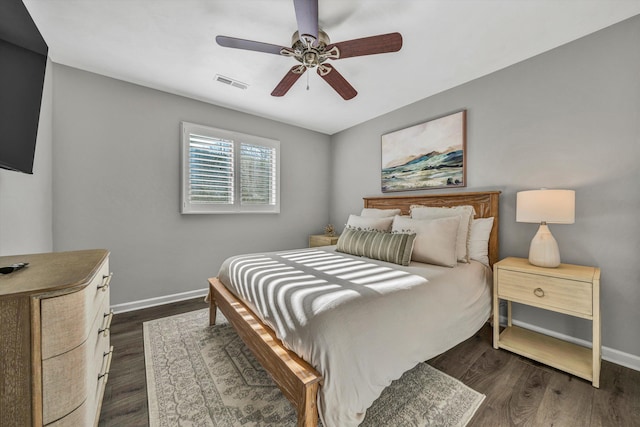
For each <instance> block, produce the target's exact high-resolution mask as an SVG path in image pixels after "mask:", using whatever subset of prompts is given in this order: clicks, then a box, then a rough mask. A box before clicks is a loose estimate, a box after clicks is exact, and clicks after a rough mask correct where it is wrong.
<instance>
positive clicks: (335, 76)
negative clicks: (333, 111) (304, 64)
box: [318, 64, 358, 101]
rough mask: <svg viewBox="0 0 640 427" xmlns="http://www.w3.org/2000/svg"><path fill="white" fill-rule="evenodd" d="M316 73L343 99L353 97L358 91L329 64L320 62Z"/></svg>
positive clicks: (346, 99)
mask: <svg viewBox="0 0 640 427" xmlns="http://www.w3.org/2000/svg"><path fill="white" fill-rule="evenodd" d="M318 74H319V75H320V77H322V78H323V79H324V81H325V82H327V83H329V85H330V86H331V87H332V88H334V89H335V91H336V92H338V94H339V95H340V96H341V97H342V98H344V100H345V101H348V100H350V99H351V98H353V97H355V96H356V95H357V94H358V92H357V91H356V90H355V89H354V88H353V86H351V85H350V84H349V82H348V81H347V80H346V79H345V78H344V77H342V74H340V73H339V72H338V70H336V69H335V68H333V67H332V66H331V65H329V64H321V65H320V66H319V67H318Z"/></svg>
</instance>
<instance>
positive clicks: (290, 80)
mask: <svg viewBox="0 0 640 427" xmlns="http://www.w3.org/2000/svg"><path fill="white" fill-rule="evenodd" d="M305 71H307V68H306V67H305V66H304V65H296V66H295V67H292V68H291V69H290V70H289V72H288V73H287V74H285V75H284V77H283V78H282V80H280V83H278V86H276V88H275V89H273V92H271V96H283V95H285V94H286V93H287V92H289V89H291V86H293V84H294V83H295V82H297V81H298V79H299V78H300V76H302V75H303V74H304V72H305Z"/></svg>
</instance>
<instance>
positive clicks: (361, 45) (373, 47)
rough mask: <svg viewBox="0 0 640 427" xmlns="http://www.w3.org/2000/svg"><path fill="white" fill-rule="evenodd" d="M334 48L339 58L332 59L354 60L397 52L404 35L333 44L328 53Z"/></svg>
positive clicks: (390, 34) (365, 38) (383, 35)
mask: <svg viewBox="0 0 640 427" xmlns="http://www.w3.org/2000/svg"><path fill="white" fill-rule="evenodd" d="M334 47H337V48H338V51H339V52H338V54H337V57H335V56H332V57H331V58H332V59H344V58H352V57H354V56H364V55H375V54H377V53H388V52H397V51H399V50H400V49H401V48H402V35H401V34H400V33H389V34H381V35H378V36H371V37H363V38H361V39H354V40H347V41H344V42H338V43H333V44H330V45H329V46H327V48H326V51H330V50H331V49H333V48H334Z"/></svg>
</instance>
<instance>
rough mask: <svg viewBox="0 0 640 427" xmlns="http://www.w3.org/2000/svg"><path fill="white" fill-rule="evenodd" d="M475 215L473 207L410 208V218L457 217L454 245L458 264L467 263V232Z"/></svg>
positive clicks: (414, 206) (417, 206) (419, 206)
mask: <svg viewBox="0 0 640 427" xmlns="http://www.w3.org/2000/svg"><path fill="white" fill-rule="evenodd" d="M474 215H475V210H474V209H473V206H454V207H452V208H438V207H433V206H421V205H412V206H411V218H413V219H434V218H444V217H449V216H459V217H460V224H459V225H458V242H457V243H456V256H457V257H458V261H460V262H469V230H470V229H471V220H472V219H473V216H474Z"/></svg>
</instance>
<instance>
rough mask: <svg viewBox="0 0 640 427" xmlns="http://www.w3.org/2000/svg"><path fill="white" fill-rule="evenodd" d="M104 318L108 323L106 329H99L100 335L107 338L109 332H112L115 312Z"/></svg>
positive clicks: (107, 314)
mask: <svg viewBox="0 0 640 427" xmlns="http://www.w3.org/2000/svg"><path fill="white" fill-rule="evenodd" d="M104 318H105V319H107V323H106V325H105V326H104V328H100V329H98V334H102V336H104V337H106V336H107V335H109V331H110V330H111V321H112V320H113V310H111V311H110V312H108V313H105V314H104Z"/></svg>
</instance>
